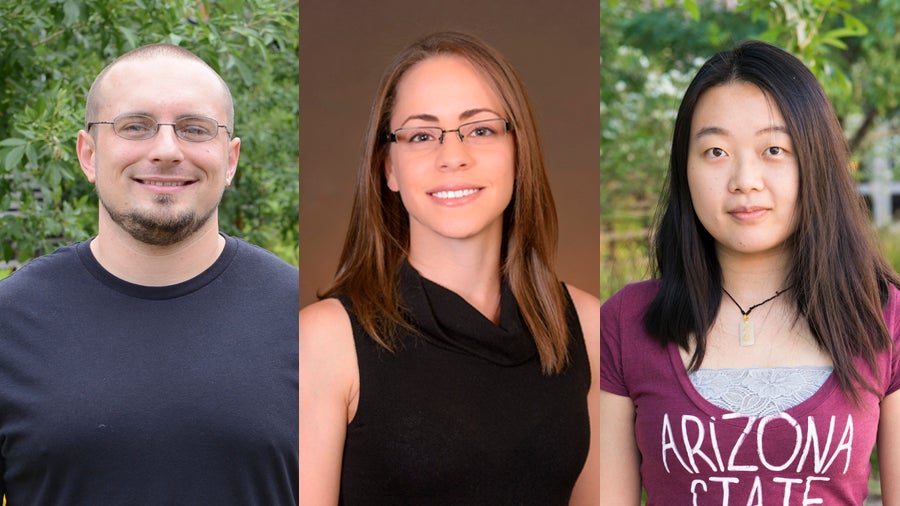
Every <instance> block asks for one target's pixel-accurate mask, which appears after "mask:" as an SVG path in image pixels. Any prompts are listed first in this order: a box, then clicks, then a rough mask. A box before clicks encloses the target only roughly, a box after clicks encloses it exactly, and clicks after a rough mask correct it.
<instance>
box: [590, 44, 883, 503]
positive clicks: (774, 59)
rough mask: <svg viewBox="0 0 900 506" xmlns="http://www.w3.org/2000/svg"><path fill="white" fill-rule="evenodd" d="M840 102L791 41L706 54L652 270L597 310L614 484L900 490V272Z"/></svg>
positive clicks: (752, 492)
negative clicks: (866, 199)
mask: <svg viewBox="0 0 900 506" xmlns="http://www.w3.org/2000/svg"><path fill="white" fill-rule="evenodd" d="M848 168H849V164H848V153H847V147H846V144H845V142H844V138H843V135H842V132H841V128H840V126H839V124H838V122H837V119H836V118H835V115H834V112H833V111H832V108H831V105H830V103H829V102H828V99H827V98H826V97H825V94H824V92H823V90H822V88H821V86H820V85H819V83H818V82H817V81H816V79H815V77H814V76H813V74H812V73H811V72H810V71H809V70H808V69H807V68H806V67H805V66H803V64H802V63H801V62H800V61H799V60H797V59H796V58H794V57H793V56H791V55H790V54H788V53H786V52H784V51H782V50H781V49H778V48H776V47H774V46H771V45H768V44H765V43H761V42H755V41H751V42H746V43H743V44H740V45H738V46H737V47H736V48H735V49H734V50H732V51H726V52H723V53H719V54H717V55H716V56H714V57H713V58H711V59H710V60H709V61H707V62H706V63H705V64H704V65H703V67H702V68H701V69H700V71H699V72H698V73H697V76H696V77H695V78H694V80H693V82H692V83H691V84H690V86H689V88H688V90H687V92H686V93H685V96H684V99H683V101H682V103H681V107H680V109H679V111H678V117H677V119H676V122H675V132H674V138H673V141H672V152H671V160H670V166H669V176H668V189H667V192H666V194H665V195H664V196H663V198H662V200H661V204H660V211H661V214H660V218H659V220H658V224H657V226H656V231H655V235H654V249H655V260H656V271H657V275H658V279H654V280H651V281H645V282H642V283H636V284H633V285H629V286H627V287H625V288H624V289H622V290H621V291H620V292H618V293H617V294H616V295H614V296H613V297H612V298H610V299H609V300H608V301H607V302H606V303H604V305H603V308H602V310H601V322H602V323H601V342H602V350H601V370H600V374H601V377H600V387H601V389H602V392H601V394H600V399H601V400H600V412H601V413H603V420H602V421H601V425H600V427H601V441H600V457H599V459H600V473H601V488H602V490H603V503H604V504H615V505H626V504H635V505H636V504H639V503H640V496H641V486H642V485H643V488H644V489H645V490H646V492H647V496H648V504H650V505H654V504H741V505H744V504H748V505H749V504H767V505H768V504H862V502H863V500H864V499H865V497H866V495H867V487H868V476H869V457H870V455H871V453H872V447H873V445H874V443H875V441H876V436H877V440H878V448H879V452H878V454H879V460H880V465H881V475H882V480H881V483H882V492H883V497H884V501H885V504H897V503H898V501H900V488H898V487H900V474H898V473H900V467H898V466H900V462H898V459H900V444H898V443H900V442H898V437H900V431H898V427H900V394H897V393H896V390H897V389H898V388H900V352H898V351H897V345H898V339H900V292H898V290H897V284H898V282H900V280H898V278H897V275H896V274H895V273H894V271H893V270H892V269H891V267H890V266H889V265H888V264H887V262H886V261H885V259H884V257H883V256H882V255H881V253H879V250H878V247H877V243H876V240H875V238H874V237H873V234H872V233H871V230H870V226H869V224H868V222H867V217H866V210H865V207H864V203H863V201H862V199H861V197H860V196H859V195H858V194H857V192H856V190H855V185H854V182H853V179H852V177H851V175H850V172H849V170H848Z"/></svg>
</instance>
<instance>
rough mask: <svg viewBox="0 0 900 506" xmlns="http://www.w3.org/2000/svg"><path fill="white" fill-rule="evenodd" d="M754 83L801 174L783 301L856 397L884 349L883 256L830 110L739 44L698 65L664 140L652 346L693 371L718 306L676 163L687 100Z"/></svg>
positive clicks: (773, 60)
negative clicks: (676, 355) (668, 141)
mask: <svg viewBox="0 0 900 506" xmlns="http://www.w3.org/2000/svg"><path fill="white" fill-rule="evenodd" d="M730 83H748V84H752V85H755V86H757V87H758V88H759V89H760V90H762V92H763V93H764V94H765V95H766V96H767V98H768V99H769V100H770V101H771V102H772V103H773V104H774V105H775V106H776V107H778V110H779V111H780V112H781V115H782V116H783V117H784V121H785V124H786V127H787V131H788V133H789V134H790V136H791V139H792V143H793V146H794V151H795V155H796V158H797V162H798V166H799V172H800V178H799V185H800V188H799V193H798V197H797V204H796V205H797V209H796V219H797V229H796V231H795V232H794V234H793V236H792V237H791V238H790V239H789V240H788V243H787V247H788V248H789V251H790V260H789V262H790V265H789V274H788V279H787V280H786V281H785V286H792V287H793V289H792V290H791V291H789V292H787V293H786V294H785V296H786V297H789V298H790V299H792V300H793V302H794V304H795V307H796V310H797V315H798V316H799V317H802V318H804V319H805V320H806V321H807V322H808V323H809V327H810V330H811V331H812V333H813V336H814V337H815V339H816V342H817V343H818V344H819V346H820V347H821V348H822V349H823V350H825V351H827V352H828V353H829V354H830V355H831V359H832V362H833V363H834V372H835V376H836V377H837V379H838V382H839V383H840V385H841V387H842V389H843V391H844V392H845V393H847V394H848V395H849V396H850V397H851V398H852V399H853V400H855V401H856V400H858V399H859V397H858V393H857V392H856V390H855V388H854V386H856V385H859V386H863V387H865V388H867V389H868V390H870V391H872V392H873V393H876V394H878V393H877V392H875V390H873V388H872V386H871V385H870V384H869V383H868V382H867V381H865V379H864V378H863V376H862V375H861V374H860V373H859V372H858V371H857V370H856V369H855V368H854V366H853V363H852V361H851V359H852V358H853V357H862V358H863V359H865V360H866V362H867V363H868V364H869V366H870V367H872V369H873V370H876V366H877V364H876V362H875V357H876V354H877V353H878V352H879V351H881V350H885V349H889V348H890V347H891V342H892V340H891V336H890V335H889V333H888V330H887V328H886V326H885V323H884V316H883V311H882V308H883V306H884V304H885V303H886V300H887V286H888V284H894V285H897V284H898V282H900V279H898V277H897V274H896V273H895V272H894V271H893V269H892V268H891V267H890V265H889V264H888V262H887V261H886V260H885V259H884V256H883V255H882V253H881V251H880V249H879V247H878V243H877V240H876V237H875V235H874V233H873V230H872V227H871V226H870V225H869V221H868V212H867V209H866V206H865V202H864V200H863V199H862V197H861V196H860V195H859V193H858V192H857V191H856V186H855V183H854V181H853V178H852V177H851V174H850V171H849V152H848V148H847V143H846V141H845V139H844V136H843V132H842V130H841V127H840V124H839V123H838V120H837V117H836V116H835V114H834V110H833V109H832V106H831V103H830V102H829V100H828V98H827V97H826V96H825V92H824V90H823V89H822V86H821V85H820V84H819V82H818V80H817V79H816V78H815V76H814V75H813V73H812V72H811V71H810V70H809V69H808V68H807V67H806V66H805V65H803V63H802V62H800V60H798V59H797V58H795V57H794V56H792V55H791V54H789V53H788V52H786V51H784V50H782V49H780V48H778V47H775V46H773V45H771V44H767V43H764V42H759V41H747V42H743V43H741V44H739V45H737V46H736V47H735V48H734V49H732V50H730V51H723V52H721V53H718V54H716V55H715V56H713V57H712V58H710V59H709V60H707V61H706V63H704V65H703V66H702V67H701V68H700V70H699V71H698V72H697V75H696V76H695V77H694V79H693V81H692V82H691V84H690V86H688V89H687V91H686V92H685V94H684V98H683V99H682V101H681V106H680V107H679V109H678V116H677V118H676V120H675V130H674V134H673V138H672V151H671V156H670V160H669V172H668V177H667V185H666V189H665V190H664V193H663V195H662V196H661V199H660V203H659V208H658V211H657V213H658V214H657V218H656V224H655V227H654V236H653V241H652V247H653V257H654V258H653V260H654V262H655V263H654V269H655V275H656V276H657V277H659V278H660V279H661V283H660V289H659V292H658V293H657V295H656V297H655V298H654V300H653V301H652V303H651V304H650V306H649V308H648V310H647V313H646V315H645V317H644V325H645V327H646V329H647V331H648V332H649V333H650V334H651V335H653V336H654V337H656V338H657V339H658V340H659V341H660V343H662V344H666V343H670V342H674V343H677V344H678V345H679V346H681V347H682V348H684V349H686V350H687V349H689V345H690V342H691V340H693V341H694V345H695V347H694V353H693V355H692V357H691V360H690V363H689V364H688V369H689V370H696V369H697V368H699V367H700V365H701V363H702V362H703V358H704V355H705V352H706V342H707V341H706V334H707V332H708V331H709V329H710V327H711V326H712V324H713V322H714V321H715V318H716V315H717V314H718V311H719V303H720V302H721V300H722V271H721V267H720V265H719V261H718V258H717V257H716V250H715V240H714V239H713V237H712V236H711V235H710V234H709V232H708V231H707V230H706V229H705V228H704V227H703V225H702V224H701V223H700V221H699V219H698V218H697V215H696V213H695V211H694V207H693V204H692V202H691V196H690V189H689V188H688V180H687V160H688V149H689V145H690V134H691V121H692V119H693V116H694V110H695V108H696V106H697V102H698V101H699V100H700V98H701V96H702V95H703V93H704V92H706V91H707V90H709V89H710V88H713V87H715V86H721V85H726V84H730Z"/></svg>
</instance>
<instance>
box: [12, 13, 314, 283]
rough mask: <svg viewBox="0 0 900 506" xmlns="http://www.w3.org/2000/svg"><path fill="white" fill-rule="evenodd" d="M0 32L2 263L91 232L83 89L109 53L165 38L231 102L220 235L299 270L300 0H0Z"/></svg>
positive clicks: (93, 206)
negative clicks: (80, 147)
mask: <svg viewBox="0 0 900 506" xmlns="http://www.w3.org/2000/svg"><path fill="white" fill-rule="evenodd" d="M0 34H2V37H0V79H2V88H0V213H2V214H0V220H2V221H0V261H12V260H16V261H20V262H24V261H26V260H28V259H30V258H33V257H35V256H38V255H41V254H44V253H48V252H50V251H52V250H53V249H55V248H56V247H58V246H59V245H61V244H65V243H69V242H72V241H79V240H84V239H87V238H89V237H91V236H92V235H94V234H95V233H96V226H97V225H96V221H97V199H96V195H95V193H94V190H93V185H91V184H89V183H88V182H87V181H86V179H85V178H84V176H83V174H82V173H81V170H80V168H79V166H78V158H77V156H76V153H75V141H76V138H77V133H78V130H79V129H81V128H83V125H84V106H85V97H86V95H87V91H88V89H89V88H90V85H91V82H92V81H93V79H94V77H95V76H96V75H97V74H98V73H99V72H100V70H101V69H102V68H103V67H104V66H105V65H106V64H108V63H109V62H111V61H112V60H113V59H114V58H115V57H117V56H119V55H121V54H122V53H124V52H126V51H128V50H130V49H133V48H135V47H138V46H141V45H144V44H148V43H153V42H170V43H173V44H177V45H180V46H183V47H185V48H188V49H190V50H192V51H193V52H195V53H196V54H197V55H198V56H200V57H201V58H203V59H204V60H206V62H207V63H209V64H210V65H211V66H212V67H213V68H214V69H216V71H218V72H219V73H220V74H221V75H222V77H223V78H224V79H225V81H226V82H227V83H228V84H229V87H230V88H231V92H232V95H233V96H234V100H235V135H236V136H238V137H240V138H241V158H240V162H239V165H238V171H237V174H236V176H235V180H234V182H233V185H232V186H231V187H230V188H229V189H228V190H227V191H226V192H225V196H224V198H223V201H222V205H221V207H220V223H221V229H222V230H223V232H225V233H227V234H231V235H235V236H238V237H243V238H245V239H247V240H248V241H250V242H253V243H255V244H259V245H260V246H263V247H265V248H267V249H270V250H272V251H274V252H275V253H277V254H278V255H279V256H281V257H282V258H284V259H285V260H287V261H289V262H291V263H293V264H294V265H296V264H297V260H298V251H297V235H298V197H299V196H298V192H299V183H298V173H297V171H298V163H299V147H298V114H299V104H298V99H299V93H298V88H297V86H298V85H297V83H298V77H299V74H298V56H297V55H298V48H299V1H298V0H239V1H238V0H218V1H217V0H154V1H141V0H137V1H132V2H118V1H109V0H98V1H95V2H91V3H86V2H80V1H73V0H35V1H29V2H0ZM160 72H165V69H160ZM10 209H13V210H14V212H8V211H7V210H10Z"/></svg>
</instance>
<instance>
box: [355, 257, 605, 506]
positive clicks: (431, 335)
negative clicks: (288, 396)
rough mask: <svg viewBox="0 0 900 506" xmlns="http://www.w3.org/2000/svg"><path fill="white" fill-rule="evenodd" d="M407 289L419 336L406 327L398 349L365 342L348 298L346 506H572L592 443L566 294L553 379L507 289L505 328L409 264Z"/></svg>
mask: <svg viewBox="0 0 900 506" xmlns="http://www.w3.org/2000/svg"><path fill="white" fill-rule="evenodd" d="M400 289H401V295H402V299H403V303H404V306H405V308H406V309H407V310H408V314H409V317H410V319H411V320H412V322H413V323H414V325H415V326H416V328H417V329H418V330H419V332H416V333H411V332H407V331H402V330H401V333H400V334H399V336H400V338H399V341H398V342H399V343H400V344H399V346H398V348H397V350H396V352H395V353H390V352H388V351H386V350H384V349H383V348H382V347H380V346H379V345H378V344H377V343H376V342H375V341H374V340H373V339H372V338H371V337H370V336H369V335H368V334H366V333H365V332H364V331H363V330H362V328H361V327H360V326H359V322H358V321H357V320H356V317H355V316H354V312H353V308H352V307H351V306H350V304H349V302H348V301H347V299H345V298H343V297H341V298H340V299H341V302H342V303H343V304H344V307H345V308H346V310H347V312H348V313H349V314H350V321H351V324H352V326H353V339H354V341H355V343H356V353H357V357H358V362H359V407H358V409H357V412H356V416H355V417H354V419H353V420H352V421H351V423H350V424H349V425H348V426H347V437H346V442H345V446H344V456H343V467H342V471H341V500H340V503H341V504H342V505H346V506H357V505H378V506H383V505H401V504H402V505H428V506H440V505H466V506H473V505H482V504H483V505H491V506H496V505H535V506H537V505H540V506H553V505H565V504H568V501H569V496H570V495H571V493H572V487H573V486H574V484H575V481H576V479H577V478H578V475H579V474H580V472H581V469H582V467H583V465H584V461H585V458H586V457H587V452H588V447H589V439H590V428H589V424H588V408H587V393H588V389H589V388H590V382H591V377H590V367H589V364H588V358H587V352H586V350H585V347H584V338H583V336H582V333H581V326H580V325H579V322H578V316H577V315H576V313H575V308H574V306H573V304H572V301H571V299H570V298H569V297H568V293H567V294H566V297H567V299H568V304H567V311H566V312H567V314H566V321H567V325H568V329H569V357H570V363H569V365H568V367H567V368H566V369H565V370H564V371H563V373H562V374H559V375H553V376H545V375H543V374H542V373H541V367H540V360H539V356H538V353H537V348H536V346H535V344H534V339H533V338H532V336H531V334H530V333H529V332H528V330H527V327H526V326H525V322H524V321H523V320H522V318H521V316H520V314H519V309H518V307H517V304H516V301H515V299H514V297H513V295H512V291H511V290H510V288H509V286H508V285H507V284H506V283H504V284H503V288H502V292H501V299H500V304H501V310H500V322H499V325H495V324H494V323H493V322H491V321H490V320H488V319H487V318H485V317H484V316H483V315H482V314H481V313H479V312H478V311H477V310H476V309H475V308H473V307H472V306H470V305H469V304H468V303H467V302H466V301H465V300H463V299H462V297H460V296H458V295H457V294H455V293H454V292H452V291H450V290H447V289H446V288H443V287H441V286H440V285H438V284H436V283H433V282H431V281H429V280H427V279H425V278H422V277H421V276H420V275H419V274H418V273H417V272H416V271H415V270H414V269H413V268H412V267H411V266H409V264H406V263H404V264H403V266H402V267H401V270H400Z"/></svg>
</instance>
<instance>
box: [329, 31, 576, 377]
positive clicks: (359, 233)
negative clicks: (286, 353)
mask: <svg viewBox="0 0 900 506" xmlns="http://www.w3.org/2000/svg"><path fill="white" fill-rule="evenodd" d="M438 55H454V56H459V57H462V58H464V59H466V60H467V61H468V62H469V63H471V64H472V65H473V66H474V67H475V69H476V70H477V71H479V72H480V73H481V74H482V75H483V76H484V77H485V79H486V80H487V81H488V83H489V84H490V85H491V86H492V87H493V89H494V91H495V93H497V95H498V97H499V98H500V101H501V103H502V105H503V107H504V110H505V112H506V114H507V115H508V119H509V121H510V123H511V124H512V134H513V136H514V142H515V146H516V147H515V152H516V154H515V174H516V179H515V188H514V190H513V197H512V200H511V202H510V204H509V206H508V207H507V208H506V210H505V211H504V216H503V238H502V247H501V257H502V258H501V274H502V275H503V276H505V277H506V279H507V280H508V282H509V284H510V287H511V289H512V292H513V294H514V296H515V298H516V301H517V302H518V305H519V309H520V311H521V314H522V316H523V318H524V320H525V323H526V325H527V326H528V329H529V330H530V331H531V333H532V335H533V336H534V340H535V344H536V345H537V349H538V352H539V354H540V358H541V367H542V370H543V371H544V373H545V374H552V373H558V372H560V371H561V370H562V369H563V367H564V366H565V364H566V362H567V360H568V355H567V348H568V333H567V330H566V321H565V311H566V299H565V293H564V292H563V289H562V286H561V285H560V283H559V281H558V279H557V277H556V271H555V265H556V246H557V223H556V208H555V206H554V203H553V197H552V195H551V194H550V185H549V182H548V180H547V174H546V171H545V169H544V156H543V151H542V149H541V144H540V141H539V139H538V134H537V129H536V126H535V119H534V113H533V112H532V107H531V102H530V100H529V98H528V96H527V94H526V93H525V87H524V85H523V83H522V81H521V79H520V78H519V76H518V74H517V73H516V71H515V70H514V69H513V68H512V66H511V65H510V64H509V62H507V61H506V59H505V58H504V57H503V56H502V55H501V54H500V53H499V52H497V51H496V50H495V49H493V48H492V47H490V46H489V45H487V44H486V43H485V42H483V41H482V40H480V39H478V38H476V37H474V36H471V35H467V34H463V33H457V32H440V33H435V34H432V35H429V36H426V37H424V38H422V39H421V40H419V41H417V42H415V43H413V44H412V45H410V46H409V47H407V48H406V49H405V50H403V51H401V52H400V53H399V54H398V55H397V56H396V57H395V58H394V60H393V62H392V63H391V64H390V66H389V67H388V68H387V71H386V72H385V74H384V76H383V77H382V80H381V84H380V86H379V87H378V92H377V95H376V97H375V102H374V104H373V105H372V110H371V113H370V116H369V125H368V129H367V132H366V147H365V153H364V155H363V160H362V163H361V165H360V167H359V172H358V175H357V180H356V194H355V197H354V200H353V209H352V211H351V215H350V226H349V228H348V230H347V236H346V239H345V240H344V248H343V251H342V253H341V258H340V262H339V265H338V269H337V274H336V276H335V280H334V283H333V284H332V286H331V287H330V288H328V289H327V290H326V291H325V292H324V293H323V294H321V295H320V297H329V296H334V295H337V294H341V295H343V296H345V297H347V298H349V299H350V301H351V303H352V304H353V308H354V312H355V314H356V317H357V319H358V320H359V322H360V324H361V325H362V327H363V328H364V329H365V331H366V332H367V333H368V334H369V335H370V336H372V338H373V339H375V341H377V342H378V343H379V344H380V345H382V346H384V347H385V348H387V349H388V350H393V349H394V346H395V344H396V343H395V342H394V341H395V334H396V331H397V329H398V328H399V327H405V328H410V327H411V325H410V323H409V322H408V321H407V320H406V318H405V317H404V312H403V309H402V307H401V300H400V294H399V289H398V286H397V271H398V269H399V266H400V264H401V262H402V261H403V260H404V259H405V258H406V257H407V254H408V250H409V215H408V214H407V211H406V210H405V209H404V207H403V204H402V203H401V201H400V197H399V195H397V194H395V193H394V192H392V191H390V190H389V189H388V187H387V181H386V179H385V175H384V166H385V158H386V156H387V154H388V150H389V148H390V146H389V144H388V142H387V136H388V133H389V129H390V127H389V122H390V118H391V113H392V111H393V106H394V101H395V99H396V94H397V85H398V83H399V82H400V80H401V79H402V77H403V75H404V74H405V73H406V72H407V71H408V70H409V69H410V68H412V67H413V66H414V65H416V64H417V63H419V62H421V61H423V60H425V59H427V58H430V57H433V56H438Z"/></svg>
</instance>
